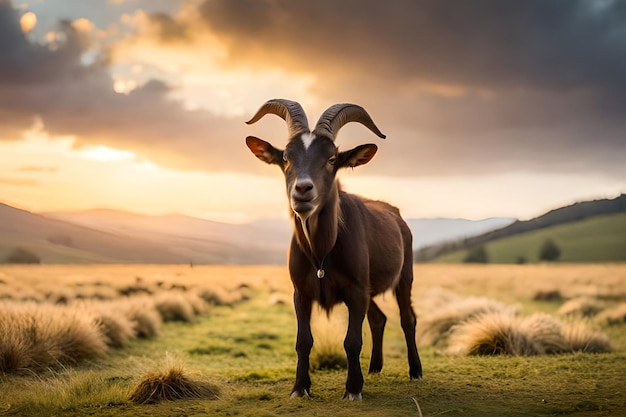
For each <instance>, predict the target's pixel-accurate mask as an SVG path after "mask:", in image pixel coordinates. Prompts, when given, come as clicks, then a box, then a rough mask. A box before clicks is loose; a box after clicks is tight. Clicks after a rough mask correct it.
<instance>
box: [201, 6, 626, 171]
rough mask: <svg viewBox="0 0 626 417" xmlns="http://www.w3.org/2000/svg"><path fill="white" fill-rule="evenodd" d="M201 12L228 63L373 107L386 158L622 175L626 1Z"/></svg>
mask: <svg viewBox="0 0 626 417" xmlns="http://www.w3.org/2000/svg"><path fill="white" fill-rule="evenodd" d="M199 11H200V14H201V16H202V18H203V22H204V24H205V25H206V26H207V27H208V28H210V30H212V31H213V32H215V33H216V34H218V36H221V37H222V39H223V40H224V41H225V42H226V43H228V44H229V46H230V51H231V54H230V55H229V59H230V60H231V61H230V63H231V64H232V65H248V66H255V65H258V66H262V65H270V66H271V65H279V66H282V67H285V68H289V69H291V70H297V71H301V72H305V73H312V74H315V76H316V77H317V79H318V80H319V81H318V83H317V84H316V85H315V86H314V89H315V92H316V93H318V94H319V95H321V96H322V97H325V98H326V100H327V101H328V104H332V102H335V101H347V100H349V101H356V102H359V103H361V104H364V105H365V106H366V107H367V108H368V109H370V111H371V112H372V113H373V115H374V116H375V118H376V119H377V120H378V122H379V124H381V128H382V127H386V130H385V129H383V130H385V132H386V133H387V134H388V136H389V137H390V139H392V140H393V141H394V145H393V146H392V145H389V146H388V149H387V150H386V152H388V155H389V154H391V155H389V156H390V157H388V158H387V160H386V161H377V163H378V164H379V166H385V167H389V168H393V167H395V171H396V172H398V171H400V172H402V173H403V174H404V175H411V174H413V175H419V174H435V173H436V174H446V173H455V174H462V173H467V172H472V173H474V172H493V171H497V170H541V171H546V170H553V171H563V170H564V171H566V172H581V171H588V170H592V171H595V172H607V173H608V174H609V175H615V176H623V175H624V174H626V168H625V166H626V164H623V163H621V162H620V161H622V160H624V159H626V120H625V119H626V118H625V117H624V115H625V114H626V48H624V45H625V44H626V2H622V1H610V0H607V1H595V2H592V1H586V0H579V1H574V0H555V1H549V2H546V1H542V0H527V1H513V0H476V1H439V0H430V1H415V0H399V1H394V2H381V1H376V0H369V1H363V0H347V1H341V2H335V1H331V0H322V1H316V2H294V1H288V0H235V1H233V0H206V1H205V2H203V3H202V4H201V5H200V6H199ZM398 142H399V143H398ZM409 155H412V157H411V158H410V159H411V161H412V160H414V161H415V163H412V162H411V161H408V159H409V158H408V156H409ZM402 160H404V161H407V163H406V164H405V165H404V166H403V165H402V164H398V163H397V162H398V161H402ZM399 166H400V167H399ZM387 172H393V170H391V169H390V170H389V171H387Z"/></svg>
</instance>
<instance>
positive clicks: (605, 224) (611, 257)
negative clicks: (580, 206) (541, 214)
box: [435, 213, 626, 263]
mask: <svg viewBox="0 0 626 417" xmlns="http://www.w3.org/2000/svg"><path fill="white" fill-rule="evenodd" d="M546 239H552V240H553V241H554V242H555V243H556V245H557V246H558V247H559V249H560V250H561V256H560V257H559V259H558V262H626V213H617V214H605V215H599V216H594V217H590V218H587V219H584V220H579V221H575V222H569V223H566V224H560V225H556V226H551V227H546V228H541V229H538V230H534V231H531V232H527V233H522V234H518V235H515V236H511V237H507V238H502V239H497V240H493V241H491V242H488V243H486V244H485V245H484V248H485V250H486V252H487V257H488V262H489V263H518V262H521V261H524V262H530V263H533V262H539V261H540V260H539V249H540V247H541V245H542V244H543V242H545V241H546ZM466 255H467V250H459V251H456V252H452V253H449V254H446V255H443V256H441V257H439V258H437V259H435V262H443V263H448V262H451V263H458V262H463V259H464V258H465V256H466Z"/></svg>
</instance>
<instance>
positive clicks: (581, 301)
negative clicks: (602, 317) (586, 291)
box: [557, 297, 602, 317]
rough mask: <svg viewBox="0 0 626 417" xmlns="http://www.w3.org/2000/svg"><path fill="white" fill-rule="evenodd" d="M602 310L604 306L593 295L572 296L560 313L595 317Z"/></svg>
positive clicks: (570, 315)
mask: <svg viewBox="0 0 626 417" xmlns="http://www.w3.org/2000/svg"><path fill="white" fill-rule="evenodd" d="M600 311H602V306H601V305H600V304H599V303H598V301H597V300H595V299H594V298H591V297H577V298H572V299H571V300H569V301H567V302H566V303H565V304H563V305H562V306H561V307H560V308H559V310H558V311H557V313H558V314H560V315H562V316H569V317H593V316H595V315H596V314H598V313H599V312H600Z"/></svg>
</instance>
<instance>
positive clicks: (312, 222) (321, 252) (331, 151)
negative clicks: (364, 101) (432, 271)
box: [246, 99, 422, 400]
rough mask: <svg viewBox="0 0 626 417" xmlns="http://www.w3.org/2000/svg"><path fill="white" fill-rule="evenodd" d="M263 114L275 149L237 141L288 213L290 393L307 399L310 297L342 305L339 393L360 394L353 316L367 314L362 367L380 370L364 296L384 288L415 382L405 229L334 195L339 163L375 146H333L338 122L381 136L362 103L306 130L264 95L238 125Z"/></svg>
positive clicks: (376, 320)
mask: <svg viewBox="0 0 626 417" xmlns="http://www.w3.org/2000/svg"><path fill="white" fill-rule="evenodd" d="M266 114H275V115H278V116H280V117H281V118H283V119H284V120H285V121H286V122H287V126H288V128H289V142H288V144H287V146H286V148H285V150H280V149H276V148H274V147H273V146H272V145H271V144H270V143H268V142H266V141H264V140H261V139H259V138H256V137H253V136H248V137H247V138H246V144H247V145H248V147H249V148H250V150H251V151H252V153H253V154H254V155H255V156H256V157H257V158H259V159H260V160H262V161H264V162H266V163H268V164H276V165H278V166H280V168H281V169H282V171H283V173H284V175H285V179H286V183H287V197H288V199H289V203H290V209H291V212H292V213H293V224H294V234H293V238H292V240H291V247H290V250H289V273H290V275H291V280H292V282H293V286H294V305H295V310H296V316H297V320H298V335H297V340H296V352H297V354H298V365H297V370H296V382H295V384H294V387H293V391H292V394H291V397H292V398H293V397H302V396H309V392H310V388H311V379H310V376H309V355H310V352H311V348H312V347H313V335H312V333H311V326H310V320H311V310H312V305H313V302H314V301H315V302H317V303H319V305H320V306H321V307H322V308H323V309H325V310H326V311H330V309H331V308H332V307H333V306H334V305H335V304H338V303H340V302H344V303H345V304H346V306H347V307H348V316H349V318H348V332H347V334H346V338H345V340H344V348H345V350H346V355H347V358H348V378H347V381H346V392H345V395H344V398H348V399H350V400H360V399H361V398H362V395H361V391H362V389H363V374H362V372H361V365H360V360H359V356H360V353H361V347H362V344H363V340H362V328H363V320H364V319H365V316H366V315H367V319H368V322H369V325H370V328H371V331H372V343H373V346H372V357H371V361H370V367H369V372H370V373H373V372H380V371H381V369H382V366H383V357H382V341H383V331H384V327H385V322H386V320H387V318H386V317H385V315H384V314H383V312H382V311H381V310H380V309H379V308H378V306H377V305H376V304H375V303H374V301H373V300H372V297H374V296H375V295H377V294H380V293H383V292H385V291H387V290H389V289H392V290H394V292H395V295H396V299H397V301H398V305H399V307H400V322H401V325H402V330H403V331H404V335H405V338H406V345H407V350H408V361H409V375H410V378H411V379H413V378H421V376H422V365H421V362H420V359H419V355H418V352H417V346H416V343H415V324H416V319H415V313H414V312H413V307H412V306H411V285H412V283H413V253H412V236H411V231H410V229H409V227H408V225H407V224H406V222H405V221H404V220H403V219H402V217H401V216H400V212H399V210H398V209H397V208H395V207H393V206H391V205H389V204H387V203H384V202H381V201H372V200H367V199H364V198H361V197H357V196H355V195H352V194H348V193H346V192H343V191H341V188H340V186H339V183H338V181H337V180H336V178H335V176H336V173H337V170H338V169H339V168H343V167H356V166H358V165H363V164H366V163H367V162H369V161H370V160H371V159H372V157H373V156H374V154H375V153H376V151H377V147H376V145H373V144H367V145H361V146H357V147H356V148H354V149H351V150H349V151H345V152H339V151H338V149H337V147H336V146H335V144H334V139H335V136H336V134H337V131H338V130H339V129H340V128H341V127H342V126H343V125H345V124H346V123H349V122H359V123H361V124H363V125H364V126H366V127H367V128H369V129H370V130H371V131H372V132H374V133H375V134H376V135H378V136H379V137H381V138H383V139H384V138H385V135H383V134H382V133H381V132H380V130H378V128H377V127H376V125H375V124H374V122H373V121H372V119H371V118H370V116H369V115H368V113H367V112H366V111H365V109H363V108H362V107H360V106H357V105H354V104H337V105H334V106H332V107H330V108H329V109H327V110H326V111H325V112H324V113H323V114H322V116H321V117H320V120H319V121H318V123H317V125H316V127H315V129H314V130H313V132H311V131H310V130H309V127H308V122H307V119H306V115H305V113H304V111H303V110H302V107H301V106H300V104H298V103H296V102H293V101H289V100H282V99H275V100H270V101H268V102H266V103H265V104H264V105H263V106H262V107H261V108H260V109H259V110H258V112H257V113H256V115H255V116H254V117H253V118H252V119H251V120H250V121H249V122H247V123H248V124H252V123H254V122H256V121H258V120H259V119H261V118H262V117H263V116H264V115H266Z"/></svg>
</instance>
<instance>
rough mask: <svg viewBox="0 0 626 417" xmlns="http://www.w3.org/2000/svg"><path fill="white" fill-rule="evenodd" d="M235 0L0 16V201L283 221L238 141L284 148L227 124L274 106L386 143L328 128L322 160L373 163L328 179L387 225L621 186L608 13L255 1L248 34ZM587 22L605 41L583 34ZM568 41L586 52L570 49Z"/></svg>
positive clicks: (275, 192)
mask: <svg viewBox="0 0 626 417" xmlns="http://www.w3.org/2000/svg"><path fill="white" fill-rule="evenodd" d="M248 1H252V0H245V1H243V2H229V1H227V0H212V1H203V0H200V1H195V0H193V1H191V0H178V1H172V2H150V1H147V0H136V1H132V2H123V1H116V2H113V1H108V2H88V3H87V2H85V3H84V4H83V3H81V6H80V7H76V3H75V2H71V1H69V0H43V1H39V2H24V3H23V4H22V3H17V2H14V1H13V2H11V1H8V2H0V18H2V20H1V21H2V22H7V24H3V25H2V27H0V62H1V64H0V196H1V197H0V202H3V203H7V204H12V205H15V206H17V207H21V208H25V209H29V210H33V211H72V210H82V209H90V208H101V207H104V208H115V209H120V210H127V211H132V212H141V213H173V212H179V213H185V214H191V215H195V216H199V217H206V218H211V219H216V220H223V221H233V222H244V221H250V220H254V219H258V218H268V217H271V218H276V217H285V216H286V214H287V203H286V197H285V192H284V180H283V177H282V174H281V173H280V170H279V169H277V168H276V167H275V166H265V165H263V164H259V163H258V161H257V160H256V159H255V158H254V156H253V155H251V154H250V152H249V151H248V149H247V148H246V146H245V143H244V139H245V137H246V136H248V135H254V136H258V137H261V138H264V139H266V140H269V141H270V142H272V143H273V144H274V145H275V146H276V147H279V148H280V147H284V145H285V142H286V140H287V130H286V127H285V123H284V122H283V121H282V120H280V119H279V118H277V117H274V116H267V117H266V118H264V119H263V120H262V121H260V122H258V123H256V124H255V125H253V126H247V125H245V123H244V122H245V121H246V120H248V119H249V118H250V116H251V115H252V114H254V112H255V111H256V109H257V108H258V107H259V106H260V105H261V104H262V103H263V102H265V101H266V100H268V99H271V98H275V97H284V98H289V99H293V100H296V101H298V102H300V103H301V104H302V105H303V107H304V109H305V110H306V112H307V116H308V118H309V124H310V125H311V126H314V124H315V122H316V121H317V117H318V116H319V114H320V113H321V112H322V111H323V110H324V109H326V108H327V107H329V106H330V105H332V104H335V103H341V102H353V103H357V104H360V105H362V106H364V107H365V108H366V109H367V110H368V112H369V113H370V114H371V115H372V118H373V119H374V120H375V121H376V124H377V125H378V126H379V127H380V128H381V130H382V131H383V132H384V133H385V134H386V135H387V140H385V141H381V140H379V139H378V138H376V137H375V136H373V135H372V134H371V132H369V131H368V130H367V129H365V128H363V127H362V126H359V125H356V124H350V125H348V126H346V127H345V128H343V129H342V131H341V134H340V135H339V137H338V139H337V143H338V145H339V147H340V149H342V150H346V149H349V148H350V147H353V146H356V145H357V144H361V143H376V144H377V145H378V146H379V152H378V154H377V155H376V157H375V158H374V159H373V160H372V161H371V162H370V163H369V164H368V165H366V166H363V167H358V168H357V169H355V170H354V171H351V170H347V171H345V172H341V173H340V174H339V178H340V180H341V181H342V184H343V186H344V188H345V189H347V190H349V191H353V192H356V193H359V194H362V195H366V196H368V197H370V198H376V199H385V200H388V201H390V202H392V203H393V204H395V205H397V206H398V207H399V208H400V209H401V210H402V213H403V215H404V216H405V217H465V218H472V219H481V218H486V217H492V216H508V217H517V218H530V217H532V216H536V215H539V214H541V213H542V212H544V211H547V210H549V209H551V208H555V207H558V206H562V205H565V204H570V203H573V202H575V201H579V200H589V199H594V198H606V197H614V196H616V195H619V194H620V193H623V192H626V165H625V164H624V163H623V161H624V160H626V141H624V138H623V132H624V129H626V125H625V123H626V122H625V119H624V117H623V109H624V97H626V86H625V85H624V79H626V78H624V77H617V76H615V77H614V76H613V74H623V73H626V68H624V67H623V65H624V62H626V61H625V60H623V59H621V58H620V57H623V54H624V52H623V47H618V46H617V45H621V46H623V44H624V42H626V39H615V42H614V41H612V40H611V39H613V38H614V37H618V36H623V34H624V33H626V31H625V30H623V29H626V23H625V22H626V19H624V16H622V19H621V20H620V18H618V17H615V16H616V14H618V13H621V11H620V10H617V8H616V7H613V6H612V3H610V2H603V3H602V4H603V5H602V7H599V6H598V5H597V4H596V2H575V3H576V4H578V6H576V5H572V6H571V9H570V8H569V7H565V6H563V7H564V10H562V13H559V14H558V16H559V17H558V19H557V20H558V21H556V22H548V21H547V20H549V19H547V20H545V19H542V16H544V13H543V11H542V10H534V9H533V8H534V7H539V8H541V6H537V5H536V4H534V3H533V4H530V3H525V2H518V3H514V2H512V3H510V4H509V7H510V10H508V9H507V10H503V14H502V15H500V16H498V17H497V19H500V20H498V21H499V22H501V25H495V24H493V22H494V21H495V20H494V19H496V18H495V17H494V16H491V15H490V12H489V10H490V8H488V7H484V8H480V7H477V8H470V6H467V5H457V6H455V7H453V6H451V5H446V6H444V5H442V4H439V3H437V5H435V4H434V3H431V2H421V1H418V2H413V1H408V0H407V1H401V2H399V3H398V4H396V5H395V6H394V7H391V6H389V5H385V4H383V3H378V2H365V3H358V4H359V6H358V7H359V8H360V9H361V10H362V13H359V14H358V16H357V15H353V14H349V13H345V11H344V10H343V9H337V10H335V9H336V8H334V7H333V6H332V4H330V3H328V4H326V3H324V2H322V3H319V4H318V3H313V2H311V3H308V2H306V3H305V2H294V3H289V6H288V7H286V8H285V9H284V10H283V9H280V10H279V9H277V8H275V7H274V6H273V3H272V2H261V3H258V4H256V3H255V4H256V6H255V7H256V8H254V10H256V11H257V12H259V13H261V12H262V13H263V16H264V19H263V20H261V21H260V20H259V19H258V16H257V15H256V14H254V13H252V12H250V10H252V9H253V8H251V7H248V6H249V5H248V4H247V2H248ZM350 1H352V0H350ZM355 1H356V0H355ZM481 1H483V0H481ZM484 1H486V0H484ZM590 5H596V6H598V7H595V6H594V7H591V6H590ZM355 7H356V6H355ZM348 9H349V8H347V9H346V10H348ZM331 10H334V12H332V13H331ZM481 10H482V11H481ZM574 10H575V11H576V12H575V13H574ZM251 13H252V14H251ZM255 13H256V12H255ZM326 13H328V15H326ZM308 15H315V16H318V19H319V21H320V22H324V23H323V24H321V26H322V28H320V30H318V31H317V32H316V35H315V36H312V35H311V32H310V31H306V30H303V29H302V27H301V26H299V25H296V24H295V23H294V22H296V21H301V19H296V18H295V17H296V16H308ZM520 16H535V17H534V18H533V19H534V20H532V19H531V20H529V21H524V20H523V19H521V18H520ZM455 19H456V20H455ZM603 19H610V21H611V22H613V24H615V25H618V26H619V27H620V28H621V29H622V30H621V31H620V30H617V29H616V30H614V31H613V32H611V33H610V34H609V33H608V32H607V33H605V32H602V31H601V30H599V29H598V30H596V29H597V28H601V27H605V26H606V27H610V25H605V26H603V25H600V24H599V23H598V22H600V21H603ZM9 22H10V23H11V24H9ZM61 22H69V23H67V24H63V23H61ZM252 22H254V24H252ZM451 22H458V26H451ZM616 22H617V23H616ZM619 22H621V23H619ZM620 25H621V26H620ZM373 27H375V28H376V30H372V31H369V30H368V31H366V30H364V28H373ZM589 27H593V28H595V29H594V31H591V30H589ZM503 28H506V32H507V33H506V34H504V33H502V31H503V30H504V29H503ZM566 28H569V29H567V30H566ZM607 30H608V29H607ZM600 32H601V33H600ZM339 33H351V34H354V36H352V35H351V36H341V37H338V35H337V34H339ZM529 33H533V36H530V35H529ZM555 33H560V35H559V36H553V35H554V34H555ZM505 35H506V36H505ZM583 37H585V42H587V43H586V44H587V45H588V48H587V49H586V50H587V51H594V54H595V55H594V57H592V58H590V57H586V56H584V54H583V53H582V52H581V53H580V54H579V53H573V52H571V53H570V51H574V50H576V49H575V48H573V47H571V46H572V45H579V44H580V42H581V39H582V38H583ZM581 54H582V55H581ZM589 62H602V65H598V66H592V65H590V64H589ZM601 68H612V70H611V72H603V71H602V70H601Z"/></svg>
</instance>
